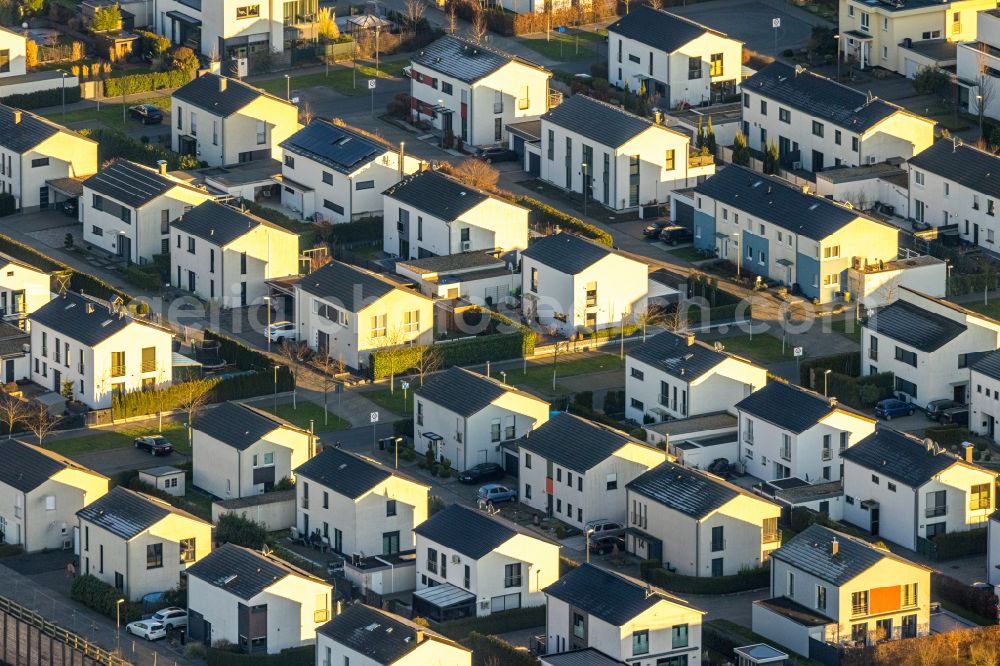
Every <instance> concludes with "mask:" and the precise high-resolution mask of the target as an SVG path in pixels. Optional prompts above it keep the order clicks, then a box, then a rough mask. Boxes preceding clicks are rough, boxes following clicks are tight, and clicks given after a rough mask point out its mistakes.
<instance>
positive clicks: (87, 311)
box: [83, 303, 94, 314]
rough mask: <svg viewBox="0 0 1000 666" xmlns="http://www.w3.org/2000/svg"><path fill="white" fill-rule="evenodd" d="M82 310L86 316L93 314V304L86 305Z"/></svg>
mask: <svg viewBox="0 0 1000 666" xmlns="http://www.w3.org/2000/svg"><path fill="white" fill-rule="evenodd" d="M83 309H84V311H86V313H87V314H94V304H93V303H87V304H86V305H85V306H84V307H83Z"/></svg>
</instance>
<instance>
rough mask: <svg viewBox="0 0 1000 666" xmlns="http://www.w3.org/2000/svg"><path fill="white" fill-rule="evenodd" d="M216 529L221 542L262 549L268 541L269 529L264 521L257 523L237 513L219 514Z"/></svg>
mask: <svg viewBox="0 0 1000 666" xmlns="http://www.w3.org/2000/svg"><path fill="white" fill-rule="evenodd" d="M215 529H216V536H217V538H218V540H219V541H220V542H221V543H231V544H235V545H237V546H243V547H244V548H253V549H254V550H260V548H261V547H262V546H263V545H264V544H265V543H266V542H267V530H266V529H265V528H264V525H263V524H262V523H255V522H254V521H252V520H249V519H247V518H243V517H242V516H238V515H236V514H235V513H224V514H222V515H221V516H219V522H218V524H217V525H216V528H215Z"/></svg>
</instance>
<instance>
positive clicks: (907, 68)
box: [903, 58, 920, 79]
mask: <svg viewBox="0 0 1000 666" xmlns="http://www.w3.org/2000/svg"><path fill="white" fill-rule="evenodd" d="M918 71H920V63H918V62H917V61H916V60H912V59H910V58H906V59H905V60H904V61H903V75H904V76H905V77H906V78H908V79H912V78H915V77H916V76H917V72H918Z"/></svg>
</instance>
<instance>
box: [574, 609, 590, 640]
mask: <svg viewBox="0 0 1000 666" xmlns="http://www.w3.org/2000/svg"><path fill="white" fill-rule="evenodd" d="M586 631H587V629H586V624H585V621H584V619H583V614H581V613H577V612H576V611H574V612H573V635H574V636H576V637H577V638H583V637H584V635H585V634H586Z"/></svg>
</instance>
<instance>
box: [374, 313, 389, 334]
mask: <svg viewBox="0 0 1000 666" xmlns="http://www.w3.org/2000/svg"><path fill="white" fill-rule="evenodd" d="M385 318H386V315H384V314H382V315H372V334H371V337H373V338H384V337H385V335H386V323H385Z"/></svg>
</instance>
